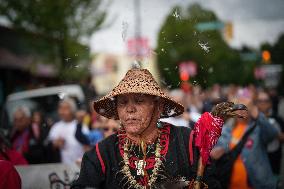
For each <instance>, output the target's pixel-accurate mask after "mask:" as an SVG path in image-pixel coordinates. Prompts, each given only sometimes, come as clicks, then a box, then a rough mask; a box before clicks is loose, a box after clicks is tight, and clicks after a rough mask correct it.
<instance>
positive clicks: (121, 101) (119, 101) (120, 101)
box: [117, 100, 127, 105]
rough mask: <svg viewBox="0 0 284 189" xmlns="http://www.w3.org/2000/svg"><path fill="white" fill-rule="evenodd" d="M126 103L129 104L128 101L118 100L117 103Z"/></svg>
mask: <svg viewBox="0 0 284 189" xmlns="http://www.w3.org/2000/svg"><path fill="white" fill-rule="evenodd" d="M126 103H127V102H126V100H118V101H117V104H118V105H125V104H126Z"/></svg>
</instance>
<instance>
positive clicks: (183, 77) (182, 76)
mask: <svg viewBox="0 0 284 189" xmlns="http://www.w3.org/2000/svg"><path fill="white" fill-rule="evenodd" d="M179 77H180V80H182V81H188V80H189V74H188V73H187V72H186V71H181V72H180V74H179Z"/></svg>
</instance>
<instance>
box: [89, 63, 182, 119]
mask: <svg viewBox="0 0 284 189" xmlns="http://www.w3.org/2000/svg"><path fill="white" fill-rule="evenodd" d="M129 93H138V94H148V95H153V96H157V97H160V98H162V99H163V100H164V101H165V106H164V111H163V113H162V114H161V118H167V117H174V116H177V115H180V114H182V113H183V111H184V107H183V106H182V105H181V104H179V103H178V102H175V101H174V100H172V99H171V98H170V97H168V96H166V95H165V93H164V92H163V91H162V90H161V88H160V87H159V85H158V83H157V82H156V81H155V79H154V78H153V76H152V74H151V73H150V72H149V71H148V70H147V69H140V68H133V69H131V70H129V71H128V72H127V73H126V75H125V76H124V78H123V79H122V80H121V81H120V83H119V84H118V85H117V86H116V87H115V88H114V89H113V90H112V91H111V92H110V93H109V94H107V95H106V96H104V97H102V98H101V99H99V100H97V101H95V102H94V109H95V110H96V112H97V113H99V114H100V115H102V116H104V117H107V118H109V119H119V118H118V114H117V107H116V100H115V98H116V96H118V95H120V94H129Z"/></svg>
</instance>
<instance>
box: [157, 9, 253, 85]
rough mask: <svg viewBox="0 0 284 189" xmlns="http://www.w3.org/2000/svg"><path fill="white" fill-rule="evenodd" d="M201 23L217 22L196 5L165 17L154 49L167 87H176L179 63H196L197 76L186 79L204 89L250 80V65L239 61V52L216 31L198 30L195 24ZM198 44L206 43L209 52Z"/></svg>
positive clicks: (207, 11) (251, 65) (251, 66)
mask: <svg viewBox="0 0 284 189" xmlns="http://www.w3.org/2000/svg"><path fill="white" fill-rule="evenodd" d="M177 15H178V16H177ZM203 22H219V20H218V18H217V16H216V15H215V14H214V13H213V12H212V11H209V10H205V9H203V8H201V7H200V6H199V5H198V4H194V5H191V6H190V7H189V8H188V9H186V10H184V9H182V8H181V7H178V6H177V7H175V8H174V9H173V10H172V12H171V13H170V14H169V15H168V16H167V18H166V20H165V22H164V24H163V25H162V27H161V29H160V32H159V37H158V47H157V53H158V65H159V68H160V71H161V73H162V75H163V77H164V79H165V81H166V82H167V84H169V85H173V86H177V85H178V83H179V73H178V65H179V63H181V62H183V61H194V62H196V63H197V65H198V74H197V75H196V76H195V77H194V78H191V79H190V80H191V82H193V81H195V82H194V83H198V84H200V85H202V86H204V87H206V86H210V85H212V84H214V83H221V84H228V83H237V84H245V83H247V82H249V81H251V80H252V77H251V76H250V75H251V74H252V73H253V72H252V70H253V64H254V63H253V62H244V61H242V59H241V57H240V53H239V52H238V51H237V50H234V49H232V48H230V47H229V46H228V44H227V43H226V42H225V41H224V39H223V37H222V35H221V32H220V31H219V30H208V31H203V32H200V31H198V30H197V29H196V25H197V24H198V23H203ZM200 44H207V45H208V46H209V47H210V49H209V50H210V51H209V52H208V53H207V52H205V51H204V49H202V48H201V47H200ZM247 64H249V65H247Z"/></svg>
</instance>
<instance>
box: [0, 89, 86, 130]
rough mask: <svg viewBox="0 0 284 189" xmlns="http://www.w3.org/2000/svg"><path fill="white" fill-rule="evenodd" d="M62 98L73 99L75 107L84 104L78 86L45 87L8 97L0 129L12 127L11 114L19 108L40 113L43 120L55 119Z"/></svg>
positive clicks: (82, 93)
mask: <svg viewBox="0 0 284 189" xmlns="http://www.w3.org/2000/svg"><path fill="white" fill-rule="evenodd" d="M64 97H71V98H74V99H75V100H76V102H77V105H78V106H80V105H81V104H84V103H85V95H84V92H83V90H82V88H81V87H80V86H79V85H62V86H55V87H45V88H39V89H34V90H28V91H23V92H17V93H12V94H10V95H8V97H7V100H6V102H5V105H4V111H2V119H1V124H0V128H1V129H4V130H6V131H7V129H8V130H9V129H10V128H11V125H12V116H13V112H14V111H15V110H16V109H17V108H18V107H21V106H25V107H27V108H29V109H30V110H31V111H35V110H38V111H41V112H43V113H44V115H45V119H52V120H54V121H56V119H57V113H56V111H57V105H58V102H59V100H60V99H63V98H64Z"/></svg>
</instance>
